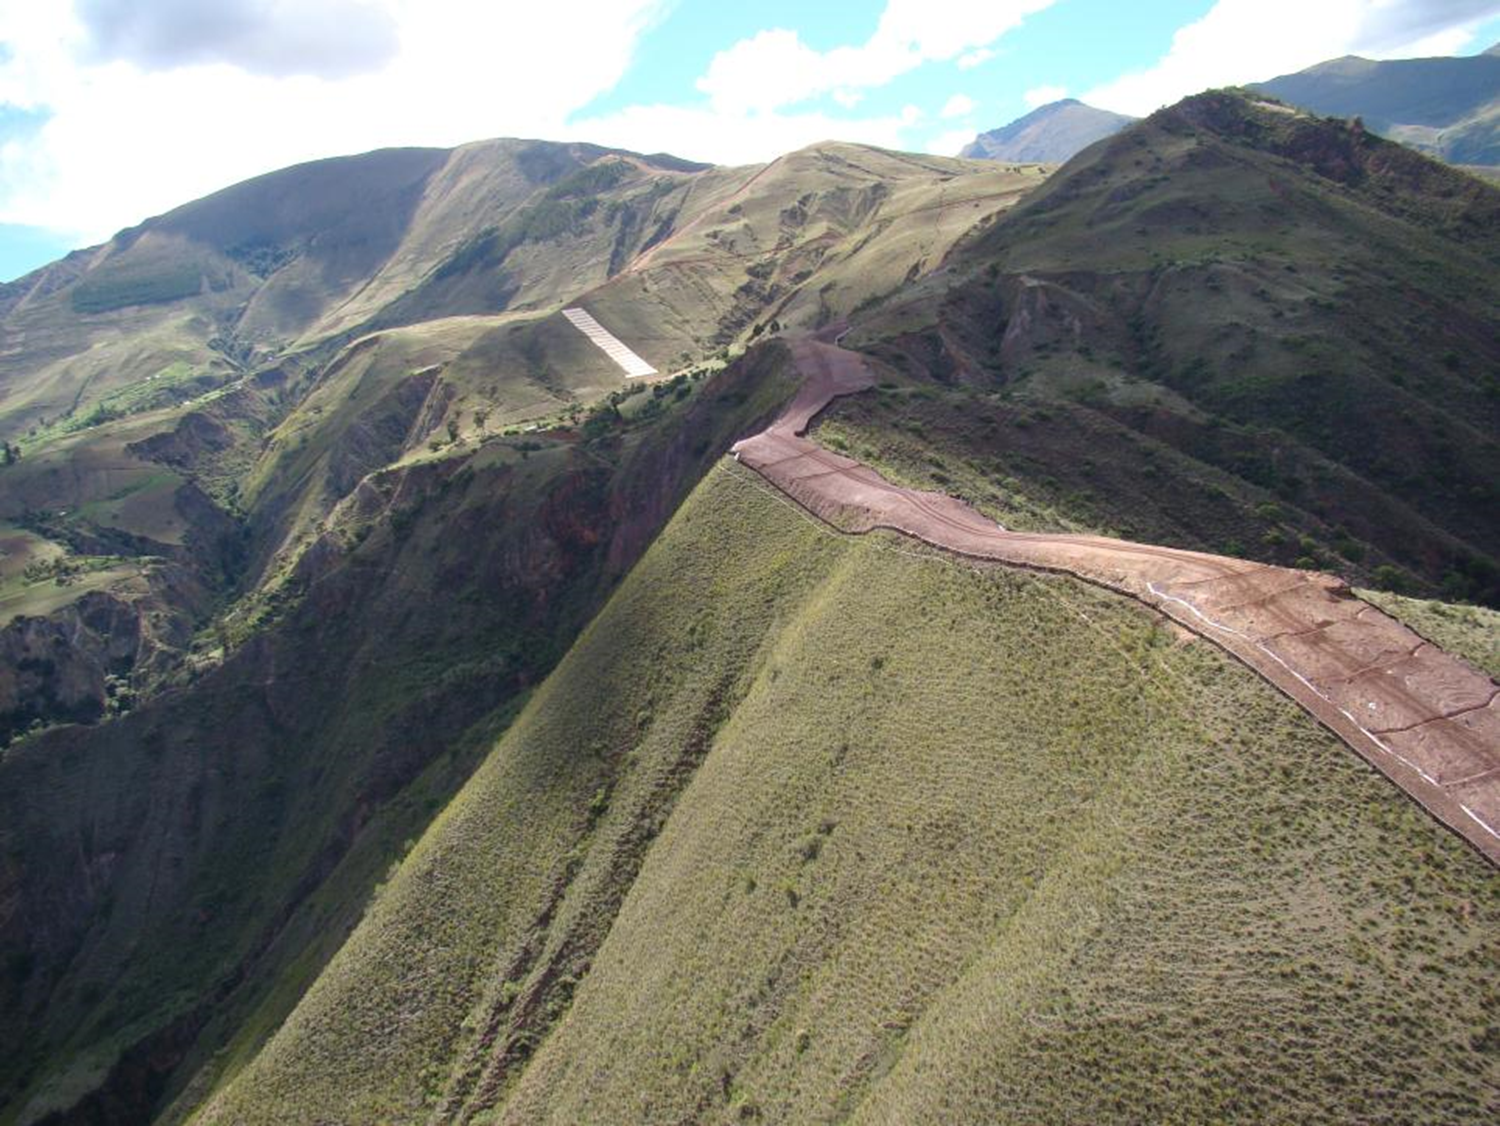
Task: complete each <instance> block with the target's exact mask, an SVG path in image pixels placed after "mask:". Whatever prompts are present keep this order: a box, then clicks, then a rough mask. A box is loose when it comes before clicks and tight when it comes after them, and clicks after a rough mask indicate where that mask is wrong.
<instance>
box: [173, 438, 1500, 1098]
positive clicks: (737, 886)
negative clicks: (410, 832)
mask: <svg viewBox="0 0 1500 1126" xmlns="http://www.w3.org/2000/svg"><path fill="white" fill-rule="evenodd" d="M1497 923H1500V898H1497V894H1496V885H1495V881H1494V878H1493V875H1492V873H1490V872H1489V871H1488V870H1487V868H1486V867H1485V866H1484V864H1483V863H1482V861H1481V860H1480V859H1479V858H1477V857H1475V856H1473V855H1472V854H1470V853H1469V852H1468V851H1467V850H1466V849H1465V848H1464V847H1463V846H1462V845H1461V844H1459V843H1458V842H1457V841H1456V840H1454V839H1452V838H1451V837H1450V836H1448V835H1447V834H1445V833H1443V832H1442V831H1441V830H1440V829H1438V828H1436V827H1435V826H1433V825H1432V824H1431V823H1430V822H1428V821H1427V820H1426V819H1425V818H1424V817H1423V816H1422V815H1421V814H1420V813H1419V812H1418V811H1417V810H1416V809H1415V808H1414V807H1412V806H1411V805H1410V804H1409V803H1407V802H1406V801H1404V800H1403V799H1402V798H1401V797H1400V796H1399V794H1398V793H1397V792H1396V791H1395V790H1394V788H1393V787H1390V786H1389V785H1387V784H1386V783H1385V782H1383V781H1382V780H1381V779H1380V778H1379V777H1377V776H1375V775H1374V774H1373V773H1372V772H1371V771H1369V770H1368V769H1367V768H1365V767H1364V766H1363V765H1362V764H1361V763H1360V762H1359V760H1358V759H1357V758H1355V757H1354V756H1353V755H1351V754H1349V753H1348V752H1347V751H1346V750H1344V749H1343V748H1342V747H1341V746H1340V745H1339V744H1337V743H1336V741H1334V740H1333V739H1332V738H1330V737H1329V736H1327V735H1326V734H1324V733H1323V732H1321V731H1320V730H1318V729H1317V728H1316V727H1314V726H1313V725H1312V724H1311V723H1310V722H1309V721H1308V720H1307V719H1306V717H1305V716H1303V715H1302V714H1301V713H1299V712H1298V711H1297V710H1296V709H1295V708H1294V707H1293V706H1292V705H1290V704H1289V703H1287V702H1286V701H1284V700H1282V699H1281V698H1280V697H1278V696H1277V695H1276V694H1275V693H1274V692H1272V691H1271V690H1270V689H1268V688H1267V687H1266V686H1264V685H1263V684H1261V683H1260V682H1259V681H1258V680H1256V679H1255V678H1254V677H1253V676H1252V675H1251V674H1249V673H1248V672H1246V671H1245V670H1243V669H1241V668H1239V667H1237V666H1235V665H1234V664H1232V663H1231V662H1229V661H1228V660H1227V659H1226V658H1225V657H1224V656H1223V655H1222V654H1220V653H1218V652H1217V651H1215V650H1213V649H1211V648H1209V647H1206V646H1204V645H1202V644H1201V643H1188V644H1184V643H1182V641H1181V640H1180V639H1179V638H1177V637H1175V636H1174V635H1173V634H1172V633H1171V632H1170V631H1168V630H1167V629H1166V628H1164V627H1163V626H1162V625H1161V624H1160V623H1158V622H1156V621H1154V620H1153V619H1152V618H1151V617H1150V616H1149V615H1147V614H1146V613H1145V612H1143V611H1140V610H1138V609H1136V608H1134V607H1132V606H1131V605H1129V604H1126V603H1123V602H1121V601H1119V600H1116V599H1114V598H1111V597H1108V596H1105V595H1103V594H1101V593H1099V592H1096V591H1093V590H1091V589H1089V588H1086V587H1083V586H1081V585H1079V584H1076V583H1074V582H1071V581H1065V580H1058V579H1051V578H1041V577H1032V576H1024V575H1020V574H1016V573H1012V572H1007V571H1003V570H990V569H976V568H971V567H968V566H964V565H957V564H954V563H953V562H952V561H950V560H947V559H943V558H937V557H934V556H932V555H929V554H928V553H926V552H924V551H921V550H917V549H915V548H913V547H912V546H911V545H910V544H908V543H906V542H903V541H901V540H898V539H896V538H894V537H887V536H885V535H873V536H869V537H864V538H858V539H850V538H840V537H836V536H834V535H832V534H830V533H829V532H827V531H826V530H825V529H823V528H822V527H821V526H818V525H815V524H813V523H812V522H811V521H809V520H808V519H807V518H806V517H805V516H803V515H802V514H801V513H800V512H799V511H797V510H795V509H794V508H792V507H790V506H789V505H788V504H787V503H786V502H785V501H784V500H782V499H781V498H779V497H777V496H774V495H771V494H769V493H768V492H767V491H766V490H765V489H764V488H763V487H761V486H760V484H759V483H758V481H757V480H756V479H754V478H752V477H750V476H748V475H746V474H743V473H741V472H740V471H738V470H737V469H735V468H733V467H729V466H726V467H725V468H724V469H723V470H722V471H720V472H717V473H714V474H712V475H710V477H709V478H708V479H707V480H706V481H705V483H704V484H703V485H702V486H701V487H700V488H699V490H698V491H697V493H695V494H694V496H693V497H692V498H691V500H690V501H689V502H688V503H687V504H686V506H685V507H684V508H683V509H682V510H681V511H680V512H679V513H678V515H677V516H676V518H675V519H674V520H673V522H672V524H671V525H670V527H669V528H668V530H667V532H666V533H665V534H664V536H663V537H662V538H661V539H660V540H659V541H658V542H657V543H656V544H655V545H654V546H653V548H652V549H651V551H650V552H649V553H648V554H647V555H646V557H645V558H644V559H643V560H642V562H641V563H640V565H639V566H638V567H637V568H636V570H635V571H634V572H633V573H632V574H631V576H630V578H629V579H628V580H627V581H626V582H625V583H624V585H623V586H622V587H621V588H620V590H619V591H618V593H617V594H616V595H615V596H614V598H613V599H612V600H611V601H610V603H609V605H608V606H607V607H606V608H605V610H604V612H603V613H602V614H601V615H600V617H599V618H598V619H597V620H596V621H595V622H594V623H593V624H592V625H591V626H590V628H589V629H588V630H587V631H586V632H585V633H584V635H583V636H582V638H581V639H580V641H579V644H578V645H577V646H576V647H575V649H574V650H573V651H572V652H571V653H570V654H569V656H568V657H567V659H566V660H565V661H564V662H563V663H562V664H561V665H560V666H559V667H558V669H557V671H556V672H555V673H554V674H553V675H552V676H551V677H550V678H549V679H548V681H547V682H546V684H544V685H543V686H542V687H541V688H540V689H539V690H538V692H537V693H536V694H535V696H534V697H533V698H532V699H531V701H530V702H529V704H528V705H527V707H526V709H525V711H524V712H523V713H522V715H521V717H520V718H519V719H518V721H517V722H516V724H515V725H514V727H512V729H511V730H510V731H509V732H507V734H506V735H505V737H504V738H503V739H501V740H500V742H499V743H498V744H496V746H495V749H494V750H493V751H492V752H491V753H490V755H489V757H488V758H487V760H486V761H485V763H484V765H483V766H482V767H481V768H480V770H479V771H478V772H477V773H476V775H475V777H474V779H473V780H472V781H471V782H470V784H469V785H468V786H467V787H465V789H464V790H463V791H462V792H461V793H460V794H459V795H458V797H457V798H456V799H455V800H454V802H453V803H452V804H451V805H450V806H449V807H448V808H447V809H446V810H445V811H444V813H443V814H442V816H441V817H439V818H438V820H437V821H436V822H435V823H434V825H433V827H432V828H431V829H430V830H429V831H428V833H427V834H426V835H425V836H424V837H423V839H422V840H421V841H420V842H419V843H418V844H417V845H416V847H415V848H414V849H413V850H412V852H411V853H410V854H409V855H408V856H407V857H406V859H405V860H404V861H403V862H402V864H401V866H400V868H399V870H393V872H392V874H391V878H390V879H389V881H388V882H387V883H386V884H385V886H384V887H383V888H382V889H381V891H380V892H379V894H378V895H377V896H376V898H375V899H374V900H373V901H372V903H371V904H370V906H369V910H368V913H367V915H366V917H365V920H364V922H363V924H362V925H361V927H360V928H359V929H358V930H357V931H356V932H355V934H354V935H353V937H352V938H351V940H350V942H349V943H348V944H347V945H346V946H345V948H344V949H343V950H342V951H340V953H339V955H338V956H337V958H335V959H334V961H333V962H332V963H331V965H330V966H329V968H328V970H327V971H326V972H325V973H324V975H323V976H322V977H321V978H320V980H319V981H318V983H317V984H316V985H315V986H314V988H313V989H312V990H311V991H310V992H309V993H308V995H307V997H306V998H305V999H304V1001H303V1002H302V1004H301V1005H300V1006H299V1007H298V1008H297V1010H296V1011H295V1012H294V1013H293V1014H292V1016H291V1017H290V1018H289V1019H288V1020H287V1022H286V1023H285V1024H284V1025H283V1026H282V1028H281V1029H280V1030H279V1031H278V1032H277V1034H276V1035H275V1037H274V1038H272V1040H271V1041H270V1042H269V1044H268V1045H267V1046H266V1047H265V1048H264V1049H263V1050H262V1051H261V1052H260V1053H259V1054H258V1055H256V1056H255V1057H254V1059H253V1060H252V1062H250V1063H249V1064H248V1065H247V1067H246V1068H245V1069H244V1070H243V1071H241V1072H240V1073H239V1075H238V1076H237V1077H236V1078H235V1079H234V1080H233V1082H232V1083H230V1084H229V1085H228V1086H227V1087H225V1088H224V1089H222V1090H221V1091H220V1092H219V1093H218V1094H217V1096H216V1097H214V1098H213V1099H212V1100H211V1101H210V1102H209V1103H208V1105H207V1107H206V1108H205V1109H204V1111H203V1112H202V1113H200V1114H199V1115H198V1116H197V1117H196V1118H195V1119H194V1121H199V1122H314V1121H347V1122H353V1121H388V1122H406V1121H412V1122H415V1121H428V1120H429V1118H430V1117H431V1116H433V1115H436V1116H437V1117H439V1118H441V1119H443V1120H457V1121H498V1122H511V1121H514V1122H528V1123H533V1122H541V1121H558V1122H570V1123H576V1122H590V1121H601V1122H603V1121H608V1122H626V1121H640V1122H648V1121H650V1122H659V1121H682V1120H694V1121H731V1120H738V1121H743V1120H756V1119H759V1120H764V1121H797V1122H808V1121H823V1120H830V1121H831V1120H846V1119H853V1120H858V1121H903V1122H917V1121H956V1120H957V1121H968V1120H980V1119H982V1120H985V1121H1018V1122H1019V1121H1038V1120H1049V1121H1060V1120H1070V1121H1098V1122H1105V1121H1140V1120H1142V1119H1143V1118H1144V1119H1150V1120H1154V1121H1204V1120H1211V1119H1228V1118H1252V1117H1253V1118H1256V1119H1258V1120H1264V1121H1293V1120H1298V1121H1309V1120H1318V1119H1328V1118H1344V1117H1361V1116H1370V1115H1386V1116H1389V1117H1391V1118H1392V1119H1393V1120H1397V1119H1399V1120H1403V1121H1414V1122H1420V1121H1432V1122H1438V1121H1476V1122H1477V1121H1482V1120H1484V1119H1485V1118H1486V1117H1488V1116H1490V1115H1492V1114H1493V1113H1494V1111H1495V1110H1496V1109H1497V1104H1496V1102H1495V1090H1496V1086H1495V1084H1496V1080H1497V1078H1500V1076H1497V1075H1496V1072H1495V1065H1494V1054H1493V1052H1491V1051H1489V1047H1490V1041H1491V1040H1492V1038H1493V1036H1494V1030H1493V1028H1492V1027H1491V1022H1490V1018H1489V1016H1488V1015H1487V1013H1488V1011H1489V1010H1490V1009H1492V1008H1493V1005H1494V1001H1495V998H1494V996H1493V987H1494V983H1493V981H1491V980H1489V974H1488V966H1489V965H1491V964H1492V963H1493V960H1494V958H1495V956H1496V954H1497V949H1496V947H1495V937H1494V936H1495V934H1496V933H1497V928H1496V924H1497Z"/></svg>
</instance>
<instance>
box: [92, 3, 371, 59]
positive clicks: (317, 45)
mask: <svg viewBox="0 0 1500 1126" xmlns="http://www.w3.org/2000/svg"><path fill="white" fill-rule="evenodd" d="M75 7H76V9H77V12H78V19H79V22H80V24H81V25H82V26H83V28H84V30H85V33H86V36H87V38H88V41H89V46H90V48H91V51H90V53H91V54H92V55H93V56H94V57H95V59H96V60H97V61H100V62H109V61H114V60H127V61H130V62H133V63H136V64H138V65H139V66H141V67H142V68H143V69H146V70H170V69H172V68H173V67H177V66H187V65H192V64H196V63H220V62H222V63H229V64H231V65H233V66H238V67H240V68H241V69H244V70H248V71H251V72H253V73H257V74H279V75H287V74H316V75H320V76H322V77H325V78H343V77H347V76H348V75H351V74H360V73H364V72H367V71H372V70H379V69H380V68H381V67H382V66H384V65H385V64H386V63H388V62H390V60H391V59H392V58H393V57H394V56H395V54H396V51H397V48H398V46H399V44H398V42H397V38H396V21H395V20H394V19H393V18H392V16H391V13H390V11H389V9H387V8H386V7H384V6H383V5H381V4H379V3H377V2H375V0H321V3H315V4H308V3H303V2H301V0H213V2H212V3H204V2H203V0H76V3H75Z"/></svg>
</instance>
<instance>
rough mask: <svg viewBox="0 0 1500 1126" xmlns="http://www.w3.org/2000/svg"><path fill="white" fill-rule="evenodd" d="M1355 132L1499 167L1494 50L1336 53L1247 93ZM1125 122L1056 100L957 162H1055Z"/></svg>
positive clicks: (1499, 89) (1498, 64) (986, 137)
mask: <svg viewBox="0 0 1500 1126" xmlns="http://www.w3.org/2000/svg"><path fill="white" fill-rule="evenodd" d="M1250 89H1252V90H1258V91H1260V92H1262V93H1265V94H1269V95H1271V96H1272V97H1274V98H1276V99H1278V100H1280V101H1283V102H1285V103H1287V104H1288V105H1293V106H1297V107H1299V108H1301V109H1305V110H1311V111H1312V112H1313V113H1319V114H1324V115H1327V116H1330V117H1344V118H1352V117H1358V118H1361V119H1362V120H1363V122H1364V125H1365V126H1366V127H1367V128H1369V129H1373V130H1374V131H1375V132H1377V133H1379V134H1381V135H1382V136H1385V137H1390V138H1391V139H1393V140H1397V141H1400V142H1402V143H1403V144H1407V145H1411V146H1412V147H1414V148H1417V149H1419V150H1421V151H1422V152H1426V153H1428V154H1430V155H1432V156H1436V157H1440V158H1441V159H1443V160H1446V161H1449V162H1450V163H1453V164H1462V165H1473V166H1475V167H1476V168H1477V169H1479V170H1481V171H1483V170H1486V169H1492V168H1497V167H1500V44H1497V45H1496V46H1494V47H1491V48H1490V49H1489V50H1488V51H1486V52H1484V53H1483V54H1479V55H1472V56H1464V57H1459V58H1429V59H1390V60H1381V61H1376V60H1373V59H1364V58H1359V57H1358V56H1355V55H1346V56H1344V57H1343V58H1339V59H1332V60H1330V61H1328V62H1324V63H1319V64H1317V65H1316V66H1311V67H1308V68H1307V69H1306V70H1302V71H1298V72H1297V73H1295V74H1286V75H1282V76H1281V77H1279V78H1273V79H1271V80H1270V81H1268V82H1260V83H1256V84H1254V85H1253V86H1251V87H1250ZM1134 120H1136V119H1135V118H1132V117H1129V116H1126V115H1123V114H1117V113H1111V112H1110V111H1108V110H1101V109H1095V108H1094V107H1093V106H1089V105H1085V104H1084V103H1082V102H1080V101H1078V100H1076V99H1074V98H1065V99H1063V100H1062V101H1058V102H1052V103H1051V104H1049V105H1044V106H1041V107H1039V108H1037V109H1035V110H1032V111H1031V112H1030V113H1028V114H1026V115H1025V116H1024V117H1020V118H1017V119H1016V120H1015V121H1013V122H1011V123H1010V124H1009V125H1006V126H1002V127H1001V128H999V129H992V130H990V131H989V132H986V133H981V134H979V136H978V137H976V138H975V139H974V140H973V142H971V143H970V144H968V145H966V146H965V147H964V150H963V152H962V154H961V155H963V156H965V157H971V158H974V159H979V160H1007V161H1014V162H1026V161H1038V162H1042V163H1058V164H1060V163H1062V162H1064V161H1067V160H1070V159H1071V158H1072V157H1073V156H1075V155H1076V154H1077V153H1080V152H1082V151H1083V150H1084V149H1086V148H1087V147H1088V146H1089V145H1091V144H1093V143H1094V142H1095V141H1097V140H1100V139H1101V138H1104V137H1108V136H1112V135H1113V134H1115V133H1118V132H1119V131H1120V130H1121V129H1123V128H1125V126H1127V125H1129V124H1130V123H1131V122H1132V121H1134Z"/></svg>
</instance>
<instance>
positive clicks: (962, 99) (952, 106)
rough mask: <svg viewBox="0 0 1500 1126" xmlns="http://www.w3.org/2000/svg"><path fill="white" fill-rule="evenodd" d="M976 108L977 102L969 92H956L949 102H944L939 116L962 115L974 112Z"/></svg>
mask: <svg viewBox="0 0 1500 1126" xmlns="http://www.w3.org/2000/svg"><path fill="white" fill-rule="evenodd" d="M974 110H975V102H974V99H973V98H971V97H969V96H968V95H967V94H954V95H953V97H951V98H949V99H948V100H947V102H945V103H944V104H943V108H942V111H941V112H940V113H939V115H938V116H940V117H962V116H964V114H966V113H973V112H974Z"/></svg>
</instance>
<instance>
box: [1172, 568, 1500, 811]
mask: <svg viewBox="0 0 1500 1126" xmlns="http://www.w3.org/2000/svg"><path fill="white" fill-rule="evenodd" d="M1146 589H1147V590H1149V591H1150V592H1151V593H1152V594H1154V595H1156V597H1158V598H1160V599H1162V600H1163V601H1166V602H1176V603H1178V604H1179V605H1181V606H1186V607H1187V608H1188V609H1189V610H1190V611H1192V612H1193V613H1194V614H1195V615H1197V617H1198V618H1200V619H1201V620H1202V621H1204V622H1206V623H1208V624H1209V625H1211V626H1213V627H1214V629H1217V630H1222V631H1223V632H1225V633H1232V634H1234V635H1235V636H1236V637H1242V638H1244V639H1245V640H1246V641H1247V642H1248V643H1249V644H1251V645H1253V646H1255V647H1256V648H1257V649H1259V650H1260V651H1261V652H1262V653H1264V654H1265V655H1266V656H1267V657H1270V658H1271V660H1273V661H1275V662H1276V663H1277V664H1278V665H1280V666H1281V667H1282V668H1284V669H1286V671H1287V672H1289V673H1291V674H1292V675H1293V676H1295V677H1296V678H1297V679H1298V680H1299V681H1301V682H1302V683H1303V685H1305V686H1306V687H1307V690H1308V691H1309V692H1311V693H1312V694H1313V695H1315V696H1317V697H1318V698H1319V699H1320V700H1322V701H1323V702H1324V703H1326V704H1328V705H1329V706H1331V707H1334V708H1337V709H1338V710H1339V713H1340V714H1341V715H1343V717H1344V718H1345V719H1347V720H1348V721H1349V722H1350V723H1351V724H1353V725H1354V727H1355V728H1356V729H1357V730H1358V731H1359V733H1360V734H1362V735H1363V736H1364V737H1365V738H1366V739H1368V740H1370V742H1372V743H1374V744H1375V746H1377V747H1379V748H1380V749H1381V750H1382V751H1384V752H1385V753H1386V754H1388V755H1390V756H1391V758H1393V759H1395V760H1396V761H1397V762H1399V763H1401V764H1402V765H1403V766H1405V767H1406V768H1407V769H1409V770H1413V771H1415V772H1416V773H1417V774H1418V775H1420V776H1421V778H1422V780H1423V781H1424V782H1427V783H1429V784H1430V785H1432V786H1436V787H1437V788H1438V789H1439V790H1443V792H1444V793H1446V792H1447V791H1446V790H1444V789H1443V784H1442V783H1441V782H1439V781H1438V780H1437V779H1436V778H1434V777H1433V776H1432V775H1431V774H1428V773H1427V771H1425V770H1423V769H1422V768H1421V767H1420V766H1418V765H1417V764H1416V763H1414V762H1412V761H1411V759H1409V758H1407V757H1406V756H1405V755H1403V754H1401V753H1400V752H1399V751H1397V750H1396V749H1395V748H1393V747H1391V746H1390V745H1389V744H1387V743H1386V742H1385V740H1383V739H1381V738H1380V736H1378V735H1376V734H1375V732H1373V731H1371V730H1370V729H1369V728H1368V727H1366V726H1365V725H1364V724H1362V723H1360V722H1359V720H1357V719H1355V718H1354V713H1353V712H1351V711H1350V710H1349V709H1348V708H1346V707H1344V706H1343V705H1341V704H1339V703H1338V702H1337V701H1335V700H1334V699H1333V698H1332V697H1331V696H1329V695H1328V694H1327V693H1326V692H1324V691H1322V690H1321V689H1320V688H1319V687H1318V686H1317V685H1316V684H1314V683H1313V682H1312V681H1310V680H1308V679H1307V677H1305V676H1303V675H1302V674H1301V673H1300V672H1298V671H1297V670H1296V669H1294V668H1292V666H1291V665H1289V664H1287V663H1286V661H1285V660H1284V659H1283V658H1282V656H1281V654H1279V653H1277V652H1275V651H1274V650H1272V649H1270V648H1269V647H1268V646H1266V645H1263V644H1261V643H1260V642H1259V641H1257V640H1255V638H1253V637H1251V636H1250V635H1249V634H1248V633H1244V632H1243V631H1241V630H1237V629H1235V628H1234V627H1233V626H1226V625H1225V624H1224V623H1223V622H1217V621H1215V620H1214V619H1213V618H1210V617H1209V616H1208V615H1207V614H1205V613H1204V612H1203V611H1202V610H1200V609H1198V607H1196V606H1194V605H1193V604H1192V603H1191V602H1189V601H1188V600H1187V599H1185V598H1178V597H1177V596H1176V595H1175V594H1168V593H1167V592H1166V591H1164V590H1162V589H1161V588H1159V587H1158V586H1157V585H1156V584H1155V583H1154V582H1148V583H1147V584H1146ZM1459 804H1460V805H1461V806H1462V807H1463V810H1464V812H1465V813H1467V814H1468V815H1469V816H1470V817H1473V818H1474V820H1475V821H1477V822H1479V825H1480V826H1481V827H1482V828H1483V829H1484V830H1485V832H1487V833H1489V834H1490V835H1491V836H1493V837H1495V838H1496V839H1497V840H1500V833H1497V832H1495V830H1493V829H1491V828H1490V827H1489V826H1488V825H1486V824H1485V823H1484V822H1483V821H1480V820H1479V818H1478V817H1475V816H1474V813H1473V812H1472V811H1471V810H1470V809H1469V807H1468V806H1464V805H1463V803H1462V802H1460V803H1459Z"/></svg>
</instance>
